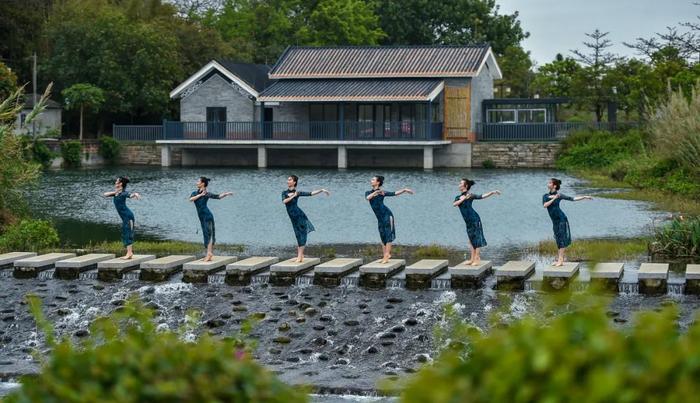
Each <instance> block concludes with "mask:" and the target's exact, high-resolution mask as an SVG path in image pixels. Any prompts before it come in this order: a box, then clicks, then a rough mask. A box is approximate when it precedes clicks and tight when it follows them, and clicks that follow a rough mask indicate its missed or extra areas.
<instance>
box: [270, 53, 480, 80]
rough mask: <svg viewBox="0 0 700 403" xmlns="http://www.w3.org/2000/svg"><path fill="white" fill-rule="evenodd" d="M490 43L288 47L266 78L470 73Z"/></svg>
mask: <svg viewBox="0 0 700 403" xmlns="http://www.w3.org/2000/svg"><path fill="white" fill-rule="evenodd" d="M489 49H490V47H489V46H488V45H476V46H361V47H359V46H358V47H352V46H345V47H290V48H287V50H286V51H285V52H284V53H283V54H282V56H281V57H280V59H279V60H278V61H277V64H275V66H273V68H272V70H271V71H270V78H272V79H285V78H296V79H301V78H380V77H385V78H390V77H393V78H398V77H470V76H473V75H475V74H476V73H477V71H478V70H479V67H480V66H481V65H482V63H483V61H484V59H485V58H486V57H487V55H488V52H489Z"/></svg>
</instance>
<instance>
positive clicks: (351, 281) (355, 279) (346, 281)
mask: <svg viewBox="0 0 700 403" xmlns="http://www.w3.org/2000/svg"><path fill="white" fill-rule="evenodd" d="M359 282H360V277H359V276H345V277H343V278H341V279H340V285H341V286H345V287H357V285H358V284H359Z"/></svg>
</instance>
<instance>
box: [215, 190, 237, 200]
mask: <svg viewBox="0 0 700 403" xmlns="http://www.w3.org/2000/svg"><path fill="white" fill-rule="evenodd" d="M217 196H219V197H214V199H223V198H225V197H229V196H233V192H224V193H219V194H218V195H217Z"/></svg>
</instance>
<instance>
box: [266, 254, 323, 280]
mask: <svg viewBox="0 0 700 403" xmlns="http://www.w3.org/2000/svg"><path fill="white" fill-rule="evenodd" d="M319 263H321V259H319V258H317V257H307V258H304V260H303V261H302V262H301V263H299V262H297V261H296V258H291V259H287V260H285V261H283V262H279V263H275V264H273V265H272V266H270V285H274V286H290V285H294V283H295V282H296V278H297V277H299V276H301V275H303V274H304V273H307V272H309V271H311V270H313V268H314V266H316V265H318V264H319Z"/></svg>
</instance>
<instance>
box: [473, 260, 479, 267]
mask: <svg viewBox="0 0 700 403" xmlns="http://www.w3.org/2000/svg"><path fill="white" fill-rule="evenodd" d="M480 264H481V260H475V261H473V262H472V266H478V265H480Z"/></svg>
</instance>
